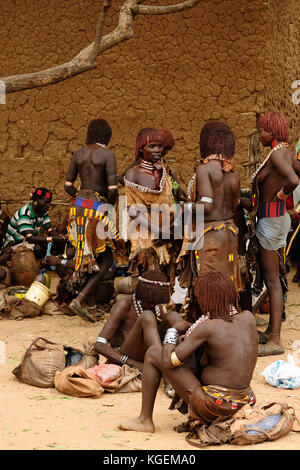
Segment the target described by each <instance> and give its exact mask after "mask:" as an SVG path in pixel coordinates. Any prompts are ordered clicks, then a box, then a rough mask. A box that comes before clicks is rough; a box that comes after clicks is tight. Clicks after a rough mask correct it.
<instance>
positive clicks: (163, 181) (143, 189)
mask: <svg viewBox="0 0 300 470" xmlns="http://www.w3.org/2000/svg"><path fill="white" fill-rule="evenodd" d="M161 168H162V176H161V179H160V183H159V189H150V188H147V186H142V185H141V184H137V183H134V182H133V181H129V180H127V179H126V178H125V176H124V183H125V186H127V187H128V188H133V189H137V190H138V191H140V192H141V193H151V194H161V193H162V192H163V190H164V187H165V185H166V182H167V171H166V169H165V167H164V166H163V165H162V166H161Z"/></svg>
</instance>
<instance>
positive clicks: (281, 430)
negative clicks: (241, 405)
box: [230, 403, 298, 446]
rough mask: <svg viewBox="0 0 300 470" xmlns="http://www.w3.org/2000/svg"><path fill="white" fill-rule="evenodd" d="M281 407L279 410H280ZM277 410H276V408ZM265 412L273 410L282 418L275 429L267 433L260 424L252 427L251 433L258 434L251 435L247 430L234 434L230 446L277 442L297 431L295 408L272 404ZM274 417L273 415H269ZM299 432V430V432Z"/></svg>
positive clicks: (282, 404) (283, 404)
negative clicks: (295, 427)
mask: <svg viewBox="0 0 300 470" xmlns="http://www.w3.org/2000/svg"><path fill="white" fill-rule="evenodd" d="M278 406H279V409H278ZM275 407H276V408H277V409H276V408H275ZM263 409H264V410H267V409H270V410H273V411H272V413H273V414H274V415H276V414H280V415H281V418H280V420H279V421H278V423H276V424H275V425H274V426H273V427H271V428H270V429H269V430H267V431H265V430H263V429H262V428H261V426H260V425H259V423H257V424H256V425H254V426H253V427H251V431H256V432H257V434H255V435H253V434H249V432H246V428H245V427H244V429H242V430H241V431H238V432H236V433H234V434H233V436H232V440H231V442H230V444H234V445H239V446H244V445H249V444H259V443H260V442H264V441H275V440H276V439H279V438H280V437H283V436H286V435H287V434H288V433H289V432H290V431H292V430H295V431H296V429H293V428H294V425H295V422H296V421H297V418H296V415H295V410H294V408H292V407H290V406H288V404H287V403H271V404H270V405H267V406H266V407H263ZM268 415H269V416H272V414H269V413H268ZM297 432H298V430H297Z"/></svg>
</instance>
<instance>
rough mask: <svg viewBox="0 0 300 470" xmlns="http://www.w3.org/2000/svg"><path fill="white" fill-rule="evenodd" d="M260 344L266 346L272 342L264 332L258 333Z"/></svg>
mask: <svg viewBox="0 0 300 470" xmlns="http://www.w3.org/2000/svg"><path fill="white" fill-rule="evenodd" d="M257 334H258V342H259V344H266V343H268V341H269V340H270V337H269V335H268V334H267V333H263V332H262V331H258V332H257Z"/></svg>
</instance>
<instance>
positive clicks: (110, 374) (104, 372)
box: [87, 363, 122, 384]
mask: <svg viewBox="0 0 300 470" xmlns="http://www.w3.org/2000/svg"><path fill="white" fill-rule="evenodd" d="M87 370H88V372H90V373H91V374H94V375H95V376H96V377H98V378H99V379H100V380H101V382H102V384H109V383H111V382H113V381H114V380H117V379H118V378H119V377H121V374H122V367H120V366H117V365H116V364H105V363H101V364H99V365H98V366H94V367H91V368H89V369H87Z"/></svg>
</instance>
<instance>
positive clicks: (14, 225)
mask: <svg viewBox="0 0 300 470" xmlns="http://www.w3.org/2000/svg"><path fill="white" fill-rule="evenodd" d="M42 227H43V228H44V229H45V230H48V229H49V228H50V227H51V221H50V218H49V215H48V213H47V212H46V213H45V214H43V215H40V216H37V215H35V213H34V210H33V208H32V205H31V203H29V204H26V205H25V206H23V207H21V208H20V209H19V210H18V211H17V212H15V214H14V215H13V216H12V218H11V219H10V222H9V224H8V227H7V231H6V236H5V242H4V245H3V248H5V247H6V246H7V245H8V244H9V243H10V244H11V245H17V244H18V243H22V242H23V241H24V240H25V236H24V233H25V232H28V231H30V232H32V234H33V235H37V234H38V233H39V232H40V229H41V228H42Z"/></svg>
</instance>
